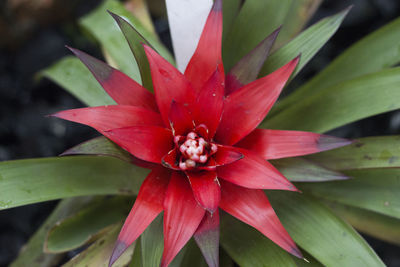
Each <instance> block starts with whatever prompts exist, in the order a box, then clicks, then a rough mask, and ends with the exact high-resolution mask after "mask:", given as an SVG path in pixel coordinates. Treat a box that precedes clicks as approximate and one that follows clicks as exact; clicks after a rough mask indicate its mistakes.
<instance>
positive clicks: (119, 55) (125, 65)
mask: <svg viewBox="0 0 400 267" xmlns="http://www.w3.org/2000/svg"><path fill="white" fill-rule="evenodd" d="M107 10H110V11H111V12H113V13H116V14H119V15H121V16H124V17H126V18H127V19H128V20H129V21H130V20H131V19H132V18H133V16H132V14H131V13H130V12H129V11H127V10H126V9H125V8H124V6H123V5H122V4H121V3H120V2H118V1H116V0H105V1H104V2H103V3H102V4H101V5H100V6H99V7H97V8H96V9H95V10H94V11H92V12H90V13H89V14H88V15H86V16H84V17H83V18H81V19H80V21H79V23H80V25H81V26H82V27H83V28H84V29H85V30H87V31H88V32H89V33H91V34H92V35H93V36H94V37H95V38H96V40H97V41H98V42H99V43H100V44H101V46H102V48H103V49H104V50H105V53H106V54H107V55H108V56H109V57H110V58H111V62H109V63H110V64H111V65H114V67H116V68H117V69H120V70H121V71H122V72H124V73H125V74H127V75H129V76H130V77H131V78H132V79H134V80H135V81H137V82H139V83H140V82H141V78H140V72H139V68H138V66H137V64H136V60H135V58H134V57H133V55H132V53H131V52H130V49H129V46H128V43H127V42H126V40H125V38H124V36H123V34H122V33H121V31H120V30H119V29H118V26H117V24H116V23H115V21H114V20H113V18H112V17H111V16H110V14H108V13H107ZM107 55H106V57H107Z"/></svg>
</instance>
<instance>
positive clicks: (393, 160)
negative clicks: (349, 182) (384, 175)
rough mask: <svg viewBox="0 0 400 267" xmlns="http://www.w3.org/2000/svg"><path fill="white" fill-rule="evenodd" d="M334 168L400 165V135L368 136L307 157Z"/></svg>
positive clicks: (349, 168) (350, 168) (392, 166)
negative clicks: (347, 144)
mask: <svg viewBox="0 0 400 267" xmlns="http://www.w3.org/2000/svg"><path fill="white" fill-rule="evenodd" d="M306 158H307V159H309V160H312V161H314V162H316V163H318V164H321V165H323V166H326V167H327V168H330V169H333V170H352V169H367V168H397V167H400V136H399V135H394V136H379V137H366V138H360V139H358V140H356V141H355V142H354V143H353V144H351V145H349V146H345V147H342V148H338V149H335V150H331V151H325V152H322V153H318V154H315V155H310V156H307V157H306Z"/></svg>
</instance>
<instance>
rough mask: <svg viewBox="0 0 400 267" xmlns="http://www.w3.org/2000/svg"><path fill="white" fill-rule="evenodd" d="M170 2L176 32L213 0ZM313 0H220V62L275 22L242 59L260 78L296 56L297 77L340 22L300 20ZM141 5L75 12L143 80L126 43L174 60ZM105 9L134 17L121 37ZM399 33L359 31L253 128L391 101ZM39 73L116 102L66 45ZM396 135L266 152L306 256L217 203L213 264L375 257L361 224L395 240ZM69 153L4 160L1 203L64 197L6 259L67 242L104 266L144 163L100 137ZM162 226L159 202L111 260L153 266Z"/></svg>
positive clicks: (334, 123) (30, 261) (186, 252)
mask: <svg viewBox="0 0 400 267" xmlns="http://www.w3.org/2000/svg"><path fill="white" fill-rule="evenodd" d="M138 2H139V3H142V4H143V2H142V1H138ZM166 2H167V6H168V8H169V10H168V11H169V20H170V23H171V25H170V26H171V32H172V37H173V38H174V34H176V33H174V27H177V26H176V25H177V24H178V25H180V26H179V27H178V28H179V31H180V32H181V34H184V33H185V32H184V31H185V29H186V30H187V31H193V25H195V24H196V21H194V22H193V23H192V25H189V24H190V23H187V22H188V21H185V22H186V24H188V25H187V28H185V24H184V23H182V21H179V19H180V18H182V17H184V16H182V14H184V13H187V12H189V11H188V10H201V9H202V8H203V9H205V10H207V6H208V7H209V6H210V5H211V1H192V2H193V3H192V4H193V5H194V6H193V7H192V9H187V6H186V7H185V8H186V9H185V10H178V9H174V10H173V11H174V12H172V11H171V8H176V6H175V5H174V4H173V2H174V1H171V2H170V3H169V1H168V0H167V1H166ZM203 2H204V3H203ZM188 3H189V4H190V1H188ZM319 3H320V1H319V0H301V1H290V0H285V1H282V0H279V1H277V0H268V1H259V0H246V1H244V2H243V3H242V2H241V1H239V0H230V1H228V0H225V1H224V5H223V12H224V33H223V50H222V51H223V61H224V66H225V71H226V72H227V73H228V72H229V71H230V70H231V69H232V68H233V67H234V66H235V65H236V63H237V62H238V61H239V60H240V59H241V58H242V57H243V56H245V55H246V54H248V53H249V52H250V51H252V50H253V49H254V48H255V47H257V45H258V44H259V43H260V42H262V41H263V40H265V38H266V37H267V36H269V35H270V34H271V33H273V32H274V31H275V30H276V29H277V28H278V27H279V26H280V25H282V27H281V29H280V33H279V35H278V38H277V39H276V40H275V43H274V44H273V46H272V45H271V46H272V48H271V49H270V51H267V52H265V50H263V52H264V53H260V54H257V55H256V56H254V58H251V59H249V60H248V61H247V62H250V63H251V64H250V63H249V65H250V66H255V65H257V64H255V63H254V62H256V63H259V64H258V65H257V66H258V69H257V71H260V76H265V75H266V74H269V73H271V72H273V71H274V70H276V69H278V68H280V67H281V66H283V65H284V64H285V63H286V62H288V61H290V60H291V59H293V58H295V57H296V56H297V55H299V54H301V59H300V61H299V64H298V66H297V68H296V69H295V71H294V73H293V75H292V78H291V79H293V78H294V77H295V76H296V75H297V74H298V73H299V72H300V71H301V70H302V68H303V67H304V66H305V65H306V64H307V62H308V61H309V60H310V59H311V58H312V57H313V56H314V55H315V54H316V53H317V52H318V51H319V49H320V48H321V47H322V46H323V45H324V44H325V43H326V42H327V41H328V40H329V38H330V37H331V36H332V35H333V34H334V33H335V32H336V30H337V29H338V27H339V26H340V24H341V23H342V21H343V19H344V18H345V16H346V15H347V13H348V11H349V10H348V9H347V10H344V11H343V12H340V13H338V14H334V15H332V16H329V17H326V18H324V19H322V20H320V21H318V22H316V23H315V24H313V25H311V26H309V27H307V28H306V29H303V27H304V26H305V24H306V22H307V21H308V19H309V18H310V17H311V16H312V14H313V12H314V11H315V9H316V8H317V7H318V5H319ZM202 5H205V6H202ZM139 6H140V5H139ZM140 7H141V8H140V9H139V10H140V12H139V11H138V9H136V14H135V15H136V16H134V15H133V14H132V13H131V12H129V11H128V10H126V9H125V8H124V6H123V5H122V4H121V3H120V2H118V1H116V0H106V1H104V3H103V4H102V5H101V6H99V7H98V8H97V9H96V10H94V11H93V12H92V13H91V14H89V15H87V16H85V17H84V18H82V19H81V21H80V24H81V26H82V27H83V28H84V29H85V30H86V31H87V32H88V33H90V35H91V36H92V37H93V38H95V39H96V40H97V41H98V42H99V44H100V46H101V48H102V50H103V51H104V56H105V58H106V59H107V61H108V62H109V64H111V65H113V66H115V67H117V68H119V69H120V70H122V71H123V72H124V73H126V74H127V75H129V76H130V77H131V78H133V79H135V80H136V81H138V82H139V83H142V84H143V85H145V87H146V88H151V78H150V76H149V72H148V69H146V68H147V65H146V64H147V61H146V60H145V55H144V54H143V53H141V52H140V51H141V50H138V49H134V48H135V46H136V45H140V44H141V43H147V44H150V45H151V46H152V47H154V48H155V49H156V50H157V51H158V52H159V53H160V54H161V55H162V56H163V57H164V58H166V59H167V60H169V61H170V62H174V58H173V56H172V55H171V54H170V52H168V50H167V49H166V48H165V47H164V46H163V45H162V44H161V43H160V42H159V39H158V37H157V36H156V35H155V33H154V31H153V28H152V26H151V24H149V19H148V18H149V16H148V13H147V11H146V9H145V8H144V6H140ZM107 10H109V11H111V12H113V13H116V14H119V15H121V16H123V17H124V18H125V19H127V20H128V21H129V22H130V23H131V24H132V26H133V28H134V31H129V32H128V34H126V33H127V32H125V34H126V37H127V39H128V43H126V40H125V38H124V35H123V34H122V33H121V32H120V31H119V30H118V26H117V25H116V24H115V22H114V21H113V19H112V17H111V16H109V14H108V13H107V12H106V11H107ZM189 18H190V16H189ZM186 19H187V17H186ZM197 23H200V22H198V21H197ZM200 24H201V23H200ZM182 25H183V26H182ZM189 26H190V27H189ZM199 27H200V28H201V27H202V25H200V26H199ZM250 29H251V30H250ZM188 36H190V34H189V35H188ZM399 40H400V20H399V19H397V20H394V21H393V22H391V23H389V24H388V25H385V26H384V27H382V28H381V29H378V30H376V31H375V32H373V33H371V34H369V35H368V36H366V37H364V38H363V39H361V40H360V41H358V42H357V43H355V44H354V45H352V46H351V47H349V48H348V49H347V50H346V51H344V52H343V53H342V54H341V55H340V56H338V57H337V58H336V59H335V60H334V61H333V62H331V63H330V64H329V65H328V66H327V67H326V68H324V69H323V70H321V71H320V72H319V73H318V74H317V75H316V76H314V77H312V78H311V79H309V80H308V81H307V82H305V83H304V84H302V85H301V86H300V87H298V88H296V89H295V90H294V92H293V93H291V94H289V95H288V96H287V97H285V98H283V99H282V100H281V101H280V102H279V103H277V104H276V105H275V106H274V107H273V109H272V110H271V112H270V114H269V116H268V117H267V118H266V120H265V121H264V122H263V123H262V124H261V125H260V128H268V129H284V130H301V131H313V132H317V133H324V132H327V131H330V130H332V129H335V128H337V127H340V126H343V125H345V124H348V123H352V122H355V121H357V120H360V119H363V118H367V117H370V116H373V115H376V114H380V113H384V112H388V111H392V110H395V109H398V108H400V101H398V100H399V99H400V91H399V84H400V69H399V68H397V67H395V65H396V64H398V63H399V61H400V53H399V47H400V41H399ZM173 41H174V50H175V51H176V62H177V63H178V68H184V66H183V67H182V64H184V62H185V57H186V58H187V57H188V56H187V55H186V56H185V54H182V53H181V54H179V52H178V51H184V50H185V49H184V47H185V45H186V46H187V45H188V44H186V43H184V42H180V41H179V40H178V39H174V40H173ZM128 44H129V45H130V46H131V47H130V46H129V45H128ZM130 48H132V50H133V52H134V55H132V53H131V51H130ZM137 51H139V52H137ZM177 52H178V53H177ZM192 52H193V51H192ZM268 52H269V53H268ZM188 53H189V54H190V50H189V52H188ZM135 62H136V64H135ZM182 62H183V63H182ZM232 72H234V70H233V71H232ZM42 74H43V75H44V76H45V77H47V78H49V79H51V80H53V81H55V82H56V83H58V84H59V85H61V86H62V87H64V88H65V89H66V90H67V91H69V92H70V93H72V94H73V95H75V96H76V97H77V98H78V99H80V100H81V101H82V102H83V103H85V104H87V105H88V106H98V105H107V104H114V101H113V100H112V99H111V98H110V97H109V96H108V95H107V94H106V93H105V92H104V91H103V89H102V88H101V86H100V85H99V84H98V83H97V82H96V80H95V79H94V78H93V77H92V76H91V75H90V73H89V71H88V70H87V69H86V68H85V66H84V65H83V64H82V63H81V62H80V61H79V60H78V59H76V58H73V57H66V58H64V59H62V60H61V61H59V62H57V63H56V64H54V65H53V66H51V67H49V68H47V69H46V70H44V71H43V73H42ZM241 74H242V73H237V75H241ZM254 78H256V77H253V79H254ZM399 143H400V136H384V137H368V138H361V139H359V140H356V141H355V142H354V143H353V144H352V145H350V146H346V147H343V148H339V149H336V150H332V151H327V152H321V153H318V154H314V155H311V156H304V157H296V158H290V159H277V160H274V161H272V163H273V164H274V165H275V167H277V168H278V169H279V170H280V171H281V172H282V173H283V174H284V175H285V176H286V177H287V178H288V179H289V180H290V181H291V182H293V183H294V184H295V185H296V187H297V188H299V189H300V190H301V191H302V194H299V193H295V192H284V191H269V192H268V196H269V198H270V201H271V203H272V206H273V207H274V209H275V211H276V213H277V215H278V217H279V219H280V220H281V221H282V224H283V225H284V227H285V228H286V229H287V231H288V233H289V234H290V236H291V237H292V238H293V240H294V241H295V242H296V244H297V245H298V247H299V248H300V249H301V250H302V253H303V255H304V257H305V258H306V259H307V261H308V262H309V263H308V262H306V261H303V260H300V259H298V258H295V257H293V256H291V255H290V254H288V253H287V252H285V251H284V250H282V249H281V248H279V247H278V246H277V245H275V244H274V243H273V242H272V241H270V240H269V239H268V238H266V237H265V236H263V235H262V234H261V233H259V232H257V231H256V230H255V229H253V228H251V227H249V226H247V225H245V224H243V223H241V222H239V221H238V220H236V219H234V218H232V217H230V216H226V215H225V214H223V213H222V214H221V227H220V230H221V239H220V247H221V249H220V265H221V266H235V264H238V265H240V266H384V264H383V263H382V261H381V260H380V259H379V257H378V256H377V255H376V253H375V252H374V251H373V250H372V249H371V248H370V247H369V245H368V244H367V243H366V242H365V241H364V239H363V238H362V237H361V236H360V235H359V234H358V232H357V230H358V231H360V232H362V233H366V234H369V235H371V236H374V237H376V238H380V239H382V240H385V241H387V242H391V243H394V244H400V229H399V225H400V224H399V222H400V197H399V196H400V194H399V192H400V190H399V189H400V182H399V178H398V177H399V175H400V171H399V170H400V169H399V167H400V146H399ZM65 154H69V155H72V154H76V155H74V156H63V157H53V158H42V159H28V160H17V161H9V162H2V163H0V209H7V208H12V207H18V206H21V205H27V204H32V203H37V202H42V201H48V200H54V199H64V200H62V201H61V202H60V203H59V205H58V206H57V208H56V209H55V210H54V211H53V213H52V214H51V215H50V217H49V218H48V219H47V220H46V222H45V223H44V224H43V226H42V227H41V228H40V229H39V230H38V231H37V232H36V233H35V234H34V235H33V236H32V238H31V239H30V240H29V242H28V243H27V244H26V246H25V247H24V248H23V249H22V250H21V253H20V255H19V257H18V258H17V259H16V260H15V261H14V263H13V264H12V265H11V266H54V265H58V264H59V263H60V261H61V260H62V259H63V257H64V254H65V253H67V252H68V251H72V250H75V251H77V249H78V251H79V252H80V253H79V254H78V255H76V256H75V257H74V258H72V259H71V260H70V261H69V262H67V263H65V266H107V264H108V260H109V257H110V255H111V253H112V249H113V246H114V243H115V240H116V238H117V235H118V232H119V230H120V228H121V225H122V222H123V220H124V218H125V217H126V215H127V214H128V212H129V209H130V207H131V206H132V203H133V202H134V201H135V196H136V195H137V193H138V190H139V188H140V185H141V182H142V181H143V179H144V178H145V176H146V175H147V173H148V170H147V169H144V168H141V167H138V166H136V165H133V164H130V162H131V160H132V159H131V156H130V155H129V154H128V153H126V152H125V151H124V150H122V149H120V148H119V147H118V146H116V145H115V144H114V143H112V142H111V141H109V140H107V139H105V138H103V137H99V138H95V139H93V140H90V141H88V142H86V143H84V144H81V145H78V146H77V147H74V148H72V149H70V150H69V151H67V153H65ZM162 231H163V230H162V214H161V215H160V216H159V217H158V218H157V219H156V220H155V221H154V222H153V223H152V224H151V225H150V227H149V228H148V229H146V231H145V232H144V233H143V234H142V235H141V237H140V239H138V240H137V241H136V242H135V243H134V244H133V245H132V246H130V248H129V249H128V250H127V251H126V252H125V253H124V254H123V255H122V256H121V257H120V259H118V261H117V262H116V263H115V264H114V266H151V267H152V266H158V265H159V264H160V260H161V256H162V251H163V238H162ZM189 264H190V265H197V266H207V265H206V263H205V261H204V259H203V257H202V255H201V252H200V250H199V248H198V247H197V246H196V244H195V243H194V242H192V241H191V242H189V243H188V244H187V245H186V246H185V247H184V249H183V250H182V251H181V252H180V253H179V254H178V256H177V257H176V258H175V259H174V261H173V262H172V263H171V265H170V266H189Z"/></svg>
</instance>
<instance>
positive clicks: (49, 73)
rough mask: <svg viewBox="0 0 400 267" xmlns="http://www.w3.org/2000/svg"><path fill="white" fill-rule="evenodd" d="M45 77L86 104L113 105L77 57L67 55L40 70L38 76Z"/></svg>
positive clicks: (113, 102) (112, 101) (111, 100)
mask: <svg viewBox="0 0 400 267" xmlns="http://www.w3.org/2000/svg"><path fill="white" fill-rule="evenodd" d="M41 76H43V77H46V78H48V79H50V80H52V81H53V82H55V83H57V84H58V85H60V86H61V87H63V88H64V89H65V90H66V91H68V92H69V93H71V94H72V95H74V96H75V97H76V98H78V99H79V100H80V101H82V102H83V103H84V104H86V105H88V106H102V105H115V104H116V103H115V101H114V100H113V99H111V97H110V96H109V95H107V93H106V92H105V91H104V90H103V88H102V87H101V85H100V84H99V83H98V82H97V81H96V79H95V78H94V77H93V75H92V74H91V73H90V71H89V70H88V69H87V68H86V67H85V65H83V63H82V62H80V60H79V59H77V58H75V57H72V56H67V57H64V58H63V59H61V60H60V61H58V62H57V63H55V64H54V65H52V66H50V67H48V68H46V69H44V70H42V71H41V72H40V73H39V77H41Z"/></svg>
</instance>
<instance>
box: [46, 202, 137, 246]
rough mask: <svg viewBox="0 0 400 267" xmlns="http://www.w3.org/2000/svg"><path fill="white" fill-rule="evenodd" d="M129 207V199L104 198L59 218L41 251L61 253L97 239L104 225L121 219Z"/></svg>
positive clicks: (130, 205) (130, 203)
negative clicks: (72, 213)
mask: <svg viewBox="0 0 400 267" xmlns="http://www.w3.org/2000/svg"><path fill="white" fill-rule="evenodd" d="M131 207H132V198H128V197H114V198H103V199H101V200H99V201H97V202H95V203H91V205H90V206H88V207H86V208H85V209H82V210H81V211H79V212H78V213H76V214H74V215H72V216H69V217H68V218H65V219H63V220H60V221H58V222H57V223H56V224H55V225H54V226H53V228H51V229H50V231H49V232H48V234H47V239H46V242H45V245H44V250H45V251H46V252H47V253H60V252H66V251H70V250H73V249H76V248H79V247H81V246H82V245H84V244H86V243H88V242H91V241H93V240H95V239H96V237H97V236H98V235H100V234H101V233H102V230H104V229H105V228H106V227H107V226H110V225H111V224H114V223H117V222H120V221H122V220H123V219H124V218H125V217H126V215H127V214H128V212H129V210H130V208H131Z"/></svg>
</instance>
